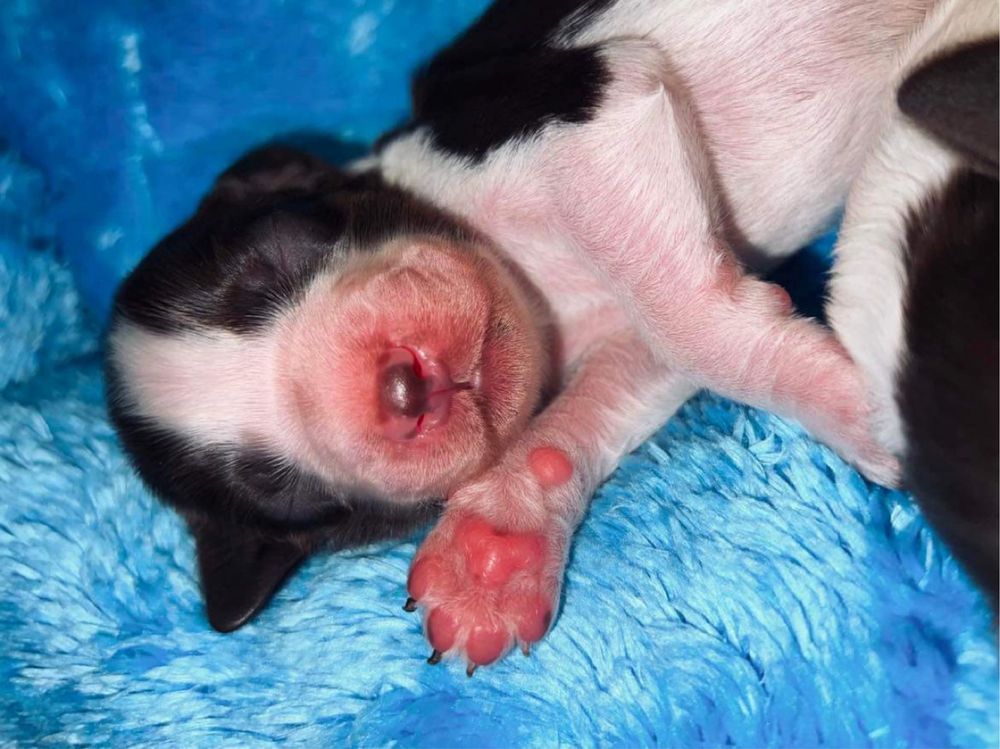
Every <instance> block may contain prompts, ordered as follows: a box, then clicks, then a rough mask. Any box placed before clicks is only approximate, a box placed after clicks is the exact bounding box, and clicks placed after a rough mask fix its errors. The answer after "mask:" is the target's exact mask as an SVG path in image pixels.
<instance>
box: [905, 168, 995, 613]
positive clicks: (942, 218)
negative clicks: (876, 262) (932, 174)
mask: <svg viewBox="0 0 1000 749" xmlns="http://www.w3.org/2000/svg"><path fill="white" fill-rule="evenodd" d="M997 200H998V190H997V181H996V180H995V179H992V178H989V177H986V176H983V175H981V174H977V173H974V172H972V171H962V172H959V173H958V174H956V175H955V176H954V177H953V178H952V179H951V180H950V181H949V182H948V184H947V185H946V186H945V187H944V188H943V189H942V190H941V191H940V192H938V193H937V194H935V195H932V196H930V197H928V198H927V200H925V202H924V203H923V205H921V206H920V208H919V209H918V210H916V211H914V212H912V213H911V215H910V217H909V221H908V224H907V236H906V238H907V248H908V253H909V258H908V259H909V265H908V268H909V270H908V276H909V277H908V289H907V299H906V305H905V321H906V349H907V354H906V358H905V359H904V361H903V363H902V368H901V371H900V373H899V380H898V384H897V398H898V402H899V407H900V412H901V414H902V417H903V421H904V425H905V430H906V438H907V444H908V452H907V455H906V456H905V461H904V470H905V477H906V480H907V483H908V484H909V486H910V488H911V489H912V490H913V493H914V494H915V496H916V497H917V500H918V501H919V502H920V504H921V506H922V507H923V508H924V510H925V512H926V514H927V516H928V517H929V518H930V520H931V522H932V523H933V524H934V525H935V526H936V528H937V529H938V531H939V532H940V533H941V535H942V536H943V537H944V538H945V540H946V541H948V543H949V544H950V545H951V546H952V548H953V549H954V550H955V553H956V554H957V555H958V558H959V559H960V560H962V562H963V563H964V564H965V566H966V568H967V569H968V571H969V572H970V573H971V574H972V576H973V577H974V578H975V579H976V580H977V581H978V582H979V583H980V584H981V585H982V586H983V587H984V588H985V589H986V591H987V592H988V593H989V595H990V596H991V598H992V600H993V604H994V606H996V604H997V585H998V579H997V571H998V567H1000V556H998V542H997V539H998V533H1000V523H998V502H1000V499H998V473H1000V465H998V453H1000V438H998V432H1000V404H998V388H1000V372H998V357H1000V350H998V344H997V342H998V332H1000V331H998V316H1000V302H998V276H1000V263H998V251H997V246H998V241H1000V239H998V227H997Z"/></svg>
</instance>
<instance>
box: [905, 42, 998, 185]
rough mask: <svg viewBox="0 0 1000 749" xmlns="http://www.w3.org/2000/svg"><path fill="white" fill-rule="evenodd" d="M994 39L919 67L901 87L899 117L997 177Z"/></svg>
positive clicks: (996, 106)
mask: <svg viewBox="0 0 1000 749" xmlns="http://www.w3.org/2000/svg"><path fill="white" fill-rule="evenodd" d="M998 49H1000V42H998V39H997V38H992V39H986V40H984V41H981V42H976V43H974V44H968V45H963V46H961V47H959V48H957V49H955V50H952V51H951V52H948V53H946V54H944V55H941V56H940V57H936V58H934V59H933V60H931V61H929V62H927V63H925V64H923V65H922V66H920V67H919V68H917V70H915V71H914V72H913V73H911V74H910V76H909V77H908V78H907V79H906V80H905V81H903V85H902V86H901V87H900V89H899V94H898V96H897V102H898V104H899V109H900V111H902V112H903V114H905V115H906V116H908V117H909V118H910V119H912V120H913V121H914V122H916V123H917V124H918V125H920V126H921V127H922V128H924V129H925V130H927V132H929V133H930V134H932V135H934V136H935V137H937V138H938V139H940V140H941V141H942V142H944V143H945V144H947V145H948V146H951V147H952V148H954V149H955V150H956V151H958V152H959V153H960V154H962V155H963V156H965V157H966V158H968V159H969V160H970V161H971V163H972V166H973V167H975V168H976V169H979V170H981V171H983V172H984V173H986V174H988V175H991V176H993V177H996V176H997V140H998V136H997V130H998V127H1000V116H998V94H997V87H998V74H997V67H998Z"/></svg>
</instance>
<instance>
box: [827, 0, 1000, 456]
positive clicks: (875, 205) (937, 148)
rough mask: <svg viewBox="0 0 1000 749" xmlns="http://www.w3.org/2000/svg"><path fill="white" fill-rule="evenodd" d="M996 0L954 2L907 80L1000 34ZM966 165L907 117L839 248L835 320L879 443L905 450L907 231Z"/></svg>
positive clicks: (903, 58)
mask: <svg viewBox="0 0 1000 749" xmlns="http://www.w3.org/2000/svg"><path fill="white" fill-rule="evenodd" d="M997 22H998V11H997V5H996V3H995V2H993V1H992V0H947V2H944V3H942V4H941V5H940V6H938V8H936V9H935V12H934V13H933V14H932V15H931V17H930V18H929V19H928V21H927V23H926V24H925V25H924V26H923V27H922V28H921V30H920V32H919V33H917V34H915V35H914V37H913V39H912V42H911V43H910V45H909V46H908V48H907V49H905V50H904V51H903V52H902V54H901V55H900V63H899V66H898V68H899V73H898V78H899V80H902V78H903V77H904V76H905V75H907V74H908V73H909V72H910V71H911V70H913V69H914V68H916V67H917V66H919V65H920V64H921V63H922V62H923V61H925V60H927V59H928V58H929V57H931V56H933V55H934V54H935V53H936V52H938V51H940V50H943V49H947V48H948V47H951V46H954V45H956V44H960V43H963V42H967V41H971V40H975V39H979V38H983V37H985V36H987V35H990V34H996V33H997ZM959 166H960V160H959V159H958V158H957V157H956V156H955V155H954V154H952V153H951V152H950V151H949V150H948V149H946V148H945V147H943V146H941V145H940V144H938V143H937V142H935V141H934V140H933V139H932V138H930V137H928V136H927V135H925V134H923V133H922V132H921V131H920V130H919V129H918V128H917V127H916V126H914V125H913V124H911V123H910V122H909V121H907V120H906V118H905V117H903V115H902V114H900V113H899V112H898V111H897V112H896V113H895V115H894V117H893V120H892V121H891V123H890V124H889V125H888V127H887V128H886V130H885V133H884V135H883V137H882V139H881V142H880V143H879V144H878V145H877V146H876V148H875V149H874V151H873V153H872V154H871V156H870V157H869V159H868V161H867V163H866V165H865V168H864V170H863V171H862V173H861V175H860V176H859V177H858V179H857V181H856V182H855V184H854V186H853V187H852V189H851V194H850V197H849V199H848V203H847V209H846V213H845V216H844V225H843V229H842V230H841V234H840V238H839V240H838V243H837V248H836V258H837V260H836V265H835V267H834V273H833V278H832V281H831V284H830V301H829V304H828V306H827V315H828V318H829V320H830V324H831V325H832V326H833V328H834V330H835V331H836V333H837V335H838V337H839V338H840V340H841V341H842V342H843V344H844V346H845V347H846V348H847V350H848V352H849V353H850V354H851V357H852V358H853V359H854V360H855V361H856V362H857V363H858V365H859V366H860V367H861V369H862V371H863V372H864V373H865V376H866V377H867V378H868V383H869V386H870V387H871V390H872V393H873V396H874V404H873V405H874V408H875V410H876V423H875V428H876V430H877V436H878V438H879V440H880V441H881V443H882V444H883V445H884V446H885V447H886V448H887V449H889V450H891V451H892V452H894V453H896V454H900V453H902V451H903V449H904V448H905V437H904V434H903V431H902V424H901V421H900V415H899V409H898V406H897V404H896V401H895V392H896V378H897V376H898V374H899V369H900V367H901V366H902V365H903V364H904V363H905V344H904V335H905V329H904V327H905V323H904V315H905V309H904V304H905V297H906V262H907V258H906V255H905V253H906V241H907V239H906V223H907V218H908V216H909V215H910V213H911V212H912V211H915V210H917V209H919V207H920V203H921V201H922V200H923V199H924V198H925V196H927V195H929V194H931V193H933V192H934V191H936V190H938V189H940V188H941V187H942V186H943V185H944V184H945V183H946V182H947V180H948V179H949V177H950V176H951V175H952V174H953V172H954V171H955V169H957V168H958V167H959Z"/></svg>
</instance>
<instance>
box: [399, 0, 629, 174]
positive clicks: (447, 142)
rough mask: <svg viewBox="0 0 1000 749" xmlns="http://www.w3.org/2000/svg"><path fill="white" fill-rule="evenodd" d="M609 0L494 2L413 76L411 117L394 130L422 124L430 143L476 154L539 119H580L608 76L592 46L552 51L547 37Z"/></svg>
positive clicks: (531, 128) (532, 128) (532, 127)
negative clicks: (430, 134) (409, 120)
mask: <svg viewBox="0 0 1000 749" xmlns="http://www.w3.org/2000/svg"><path fill="white" fill-rule="evenodd" d="M610 4H611V0H583V1H582V0H546V2H535V1H534V0H498V2H495V3H493V4H492V5H491V6H490V7H489V8H488V9H487V10H486V12H485V13H484V14H483V15H482V17H481V18H480V19H479V20H478V21H476V23H475V24H473V25H472V26H471V27H470V28H469V29H468V30H467V31H466V32H465V33H464V34H462V35H461V36H460V37H459V38H458V39H456V40H455V41H454V42H453V43H452V44H451V45H450V46H448V47H447V48H445V49H444V50H443V51H441V52H440V53H438V54H437V55H436V56H435V57H434V58H433V59H432V60H431V61H430V62H429V63H428V64H427V65H426V66H425V67H424V69H423V70H422V71H420V72H419V73H418V74H417V76H416V78H415V80H414V83H413V119H412V121H411V122H410V123H408V124H407V125H406V126H404V127H403V128H401V131H403V132H405V131H409V130H412V129H414V128H416V127H419V126H428V127H429V129H430V131H431V133H432V135H433V138H434V142H435V144H436V145H437V146H439V147H441V148H443V149H446V150H448V151H451V152H452V153H456V154H459V155H461V156H467V157H471V158H473V159H482V158H483V156H485V155H486V153H487V152H489V151H490V150H491V149H493V148H496V147H497V146H500V145H502V144H503V143H505V142H507V141H509V140H511V139H514V138H522V137H525V136H528V135H530V134H532V133H534V132H536V131H538V130H539V129H540V128H542V127H543V126H544V125H545V124H546V123H549V122H555V121H559V122H586V121H587V120H588V119H589V118H590V117H591V115H592V112H593V111H594V109H595V108H596V107H597V105H598V104H599V103H600V98H601V94H602V92H603V90H604V87H605V85H606V83H607V81H608V73H607V71H606V70H605V68H604V66H603V64H602V62H601V60H600V59H599V57H598V54H597V50H596V49H594V48H580V49H559V48H556V47H554V46H552V45H551V44H550V43H549V42H550V41H551V37H552V35H553V34H554V33H555V32H556V31H557V30H560V29H562V30H568V29H569V28H571V27H572V28H579V27H580V26H582V25H585V24H586V22H587V20H588V19H590V18H591V17H592V16H593V15H594V14H596V13H598V12H599V11H601V10H603V9H604V8H606V7H607V6H609V5H610ZM398 132H400V131H397V133H398ZM395 134H396V133H393V134H390V135H388V136H386V137H385V138H383V140H382V141H381V142H380V144H384V142H386V141H387V140H391V139H392V137H393V136H394V135H395Z"/></svg>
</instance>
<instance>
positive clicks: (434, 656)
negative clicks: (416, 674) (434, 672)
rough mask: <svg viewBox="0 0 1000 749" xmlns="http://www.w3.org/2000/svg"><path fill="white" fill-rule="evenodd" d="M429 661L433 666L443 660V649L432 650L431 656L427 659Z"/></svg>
mask: <svg viewBox="0 0 1000 749" xmlns="http://www.w3.org/2000/svg"><path fill="white" fill-rule="evenodd" d="M427 662H428V663H429V664H430V665H432V666H436V665H437V664H439V663H440V662H441V651H440V650H435V651H434V652H432V653H431V657H430V658H428V659H427Z"/></svg>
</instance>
